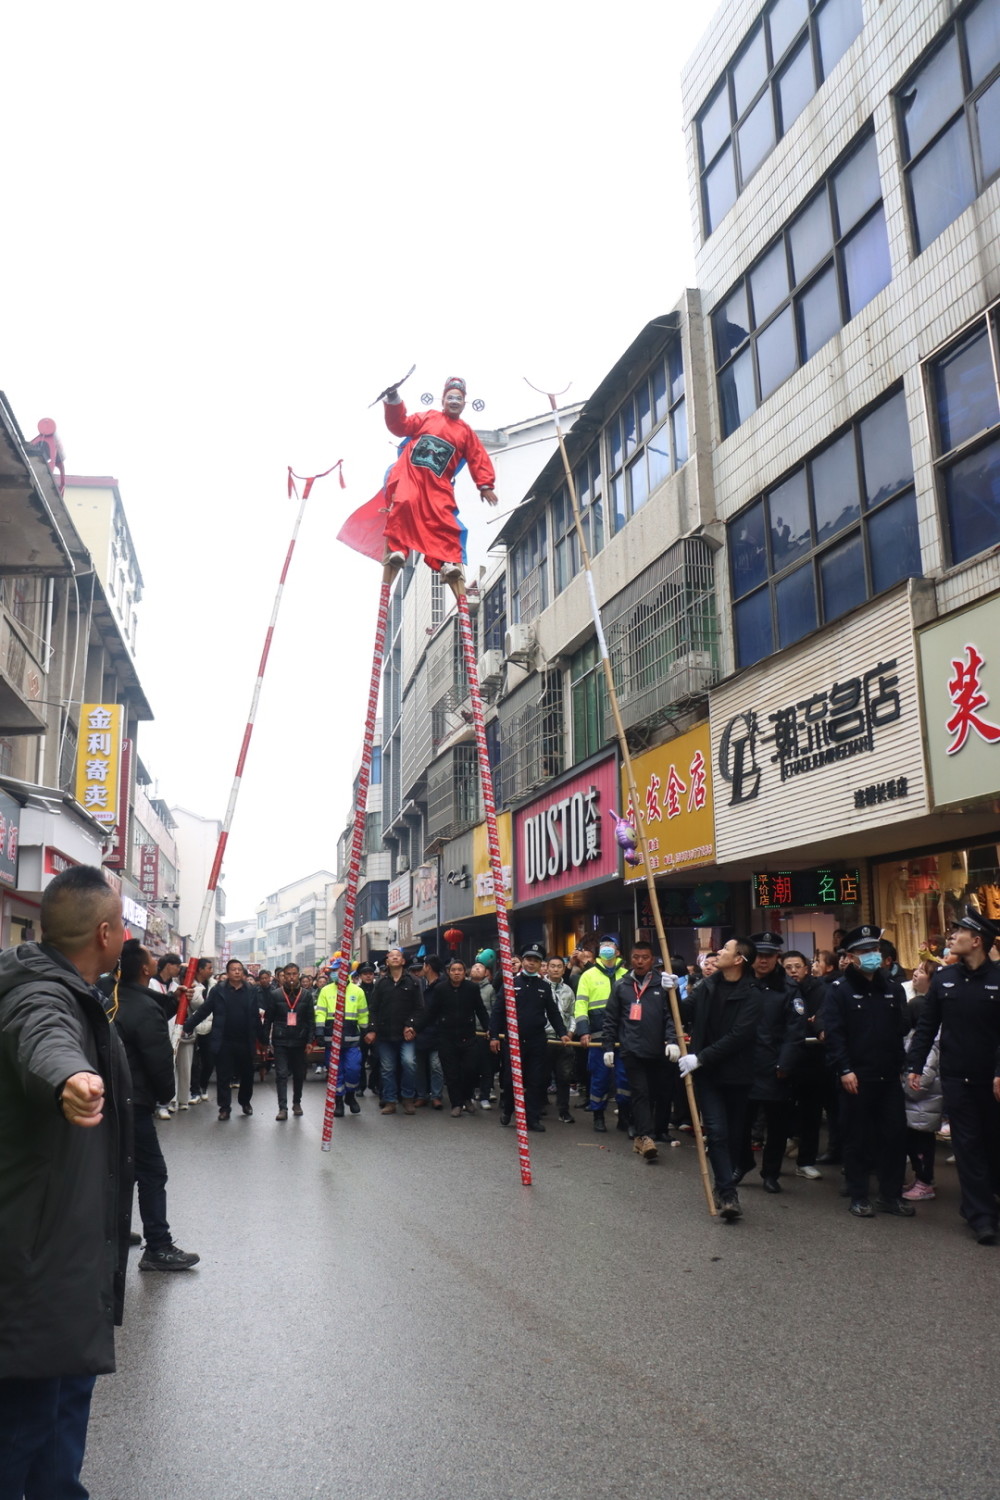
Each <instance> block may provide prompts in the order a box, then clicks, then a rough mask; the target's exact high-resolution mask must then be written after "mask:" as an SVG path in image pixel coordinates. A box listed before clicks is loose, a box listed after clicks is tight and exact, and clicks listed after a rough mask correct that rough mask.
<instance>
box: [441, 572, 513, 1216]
mask: <svg viewBox="0 0 1000 1500" xmlns="http://www.w3.org/2000/svg"><path fill="white" fill-rule="evenodd" d="M452 589H453V591H454V594H455V598H456V600H457V602H458V620H459V625H460V627H461V631H462V650H463V652H464V654H465V675H466V677H467V678H468V682H469V694H470V696H471V698H472V719H473V723H474V724H475V726H476V747H477V749H478V751H479V782H480V785H481V786H482V789H483V807H484V808H485V810H486V834H487V838H488V840H489V846H490V869H491V870H492V872H493V898H494V900H495V901H496V908H497V934H498V937H499V940H500V969H501V972H502V974H503V996H504V1005H505V1007H506V1012H507V1059H508V1065H509V1067H510V1077H511V1084H512V1086H513V1090H514V1123H515V1124H516V1126H517V1154H518V1156H519V1158H520V1162H521V1181H522V1182H523V1183H524V1185H525V1187H530V1186H531V1157H530V1155H529V1152H528V1121H527V1116H526V1115H525V1111H524V1076H523V1074H522V1072H521V1038H520V1033H519V1032H518V1027H517V1006H516V1005H515V1004H514V965H513V964H512V963H511V954H510V925H509V923H508V921H507V898H506V897H505V895H504V889H503V866H502V864H501V860H500V839H499V837H498V836H497V813H496V804H495V802H494V801H493V773H492V771H491V770H490V758H489V755H488V754H487V750H486V725H485V722H484V720H483V700H482V696H481V694H480V691H479V671H478V667H477V664H476V650H475V645H474V643H473V638H472V620H471V619H470V617H469V601H468V598H467V597H466V593H465V584H464V583H463V582H462V581H461V580H458V581H456V582H455V583H453V584H452Z"/></svg>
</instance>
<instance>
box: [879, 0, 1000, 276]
mask: <svg viewBox="0 0 1000 1500" xmlns="http://www.w3.org/2000/svg"><path fill="white" fill-rule="evenodd" d="M897 103H898V107H899V118H900V136H901V140H902V147H903V161H904V164H905V173H906V182H907V188H908V191H909V201H910V214H911V221H912V225H913V238H914V242H915V244H916V247H917V250H918V252H919V251H921V250H924V249H926V247H927V246H928V245H929V244H930V243H931V241H932V240H935V239H937V237H938V235H939V234H940V233H941V231H942V230H943V229H946V228H947V227H948V225H949V224H950V223H952V221H953V220H954V219H957V218H958V215H959V214H960V213H961V212H962V210H963V209H966V208H968V206H969V204H970V203H971V202H972V201H973V199H974V198H977V197H978V196H979V194H980V193H981V192H982V191H983V189H984V188H985V187H986V186H987V184H988V183H990V182H992V181H993V179H994V178H995V177H996V176H997V175H998V174H1000V0H976V4H974V5H972V6H966V7H965V8H964V10H963V11H962V12H961V13H960V14H959V16H958V17H957V19H956V20H954V21H951V22H950V23H949V24H948V25H947V26H946V27H945V29H944V30H943V31H942V32H941V33H940V34H939V36H938V37H937V38H936V39H935V42H934V50H933V51H932V52H931V54H930V56H928V57H925V58H924V60H923V62H921V63H920V65H919V67H917V68H916V69H915V70H914V71H913V73H911V75H910V77H909V78H908V79H907V80H906V82H905V83H904V84H903V86H902V87H901V88H900V89H899V90H898V92H897Z"/></svg>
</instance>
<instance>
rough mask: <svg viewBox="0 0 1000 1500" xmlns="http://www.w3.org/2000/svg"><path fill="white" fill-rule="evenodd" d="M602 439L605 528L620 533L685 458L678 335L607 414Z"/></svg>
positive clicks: (685, 405) (685, 409) (683, 390)
mask: <svg viewBox="0 0 1000 1500" xmlns="http://www.w3.org/2000/svg"><path fill="white" fill-rule="evenodd" d="M605 442H606V444H607V473H608V476H609V480H608V491H607V498H608V505H609V511H608V521H609V523H610V524H609V530H613V531H618V530H620V528H621V527H622V526H624V525H625V523H626V521H628V520H629V519H630V518H631V517H632V516H634V515H635V514H636V513H637V512H638V511H640V510H641V509H642V507H643V506H644V505H645V503H646V501H647V500H648V499H649V497H650V495H652V494H653V492H654V491H655V490H656V489H657V488H658V487H659V486H660V485H661V484H662V483H663V481H664V480H665V479H667V478H669V476H670V475H671V474H672V473H674V471H675V470H676V469H679V468H680V466H681V464H683V463H686V462H687V458H688V428H687V402H686V397H685V386H684V360H683V356H682V353H681V344H680V340H679V339H676V340H674V342H673V343H672V344H671V346H670V348H669V349H668V350H667V351H666V353H665V354H664V355H663V356H662V358H661V359H659V360H658V361H657V363H656V364H655V365H654V366H653V368H652V370H651V371H650V372H649V374H648V376H647V377H646V379H645V380H643V381H642V383H641V384H640V385H639V386H638V388H637V389H636V390H635V391H633V393H632V394H631V395H630V396H629V398H628V400H627V401H626V402H625V403H624V405H623V406H622V407H621V408H620V409H619V411H617V412H616V413H615V415H614V416H613V417H612V418H611V421H610V422H609V423H608V425H607V427H606V429H605Z"/></svg>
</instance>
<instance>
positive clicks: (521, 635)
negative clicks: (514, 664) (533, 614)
mask: <svg viewBox="0 0 1000 1500" xmlns="http://www.w3.org/2000/svg"><path fill="white" fill-rule="evenodd" d="M534 649H535V631H534V627H533V626H531V625H508V627H507V633H506V635H505V636H504V643H503V654H504V656H505V657H506V658H507V660H508V661H529V660H530V658H531V654H532V652H533V651H534Z"/></svg>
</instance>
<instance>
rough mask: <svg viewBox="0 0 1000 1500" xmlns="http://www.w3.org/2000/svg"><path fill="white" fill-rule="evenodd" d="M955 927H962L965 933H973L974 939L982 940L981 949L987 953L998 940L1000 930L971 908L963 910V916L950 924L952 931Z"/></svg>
mask: <svg viewBox="0 0 1000 1500" xmlns="http://www.w3.org/2000/svg"><path fill="white" fill-rule="evenodd" d="M956 927H964V928H965V929H966V931H967V932H972V933H975V935H976V937H980V938H982V940H983V947H984V948H985V949H986V952H987V953H989V951H990V949H991V948H992V947H993V945H994V943H996V942H997V940H998V938H1000V929H998V928H997V926H996V923H995V922H991V921H990V920H989V919H988V918H987V917H984V916H983V915H982V913H981V912H978V911H976V909H975V907H973V906H967V907H966V908H965V916H964V917H960V918H959V920H958V921H957V922H954V923H953V924H952V931H954V929H955V928H956Z"/></svg>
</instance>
